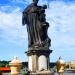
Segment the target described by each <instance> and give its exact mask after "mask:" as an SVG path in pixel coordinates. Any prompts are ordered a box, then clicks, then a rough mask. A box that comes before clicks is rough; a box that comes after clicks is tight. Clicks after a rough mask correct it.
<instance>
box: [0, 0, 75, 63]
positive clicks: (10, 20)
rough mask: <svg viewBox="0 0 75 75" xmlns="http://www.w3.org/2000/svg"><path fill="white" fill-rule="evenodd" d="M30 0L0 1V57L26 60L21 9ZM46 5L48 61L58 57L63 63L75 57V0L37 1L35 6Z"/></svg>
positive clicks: (24, 29) (26, 39)
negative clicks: (49, 50)
mask: <svg viewBox="0 0 75 75" xmlns="http://www.w3.org/2000/svg"><path fill="white" fill-rule="evenodd" d="M31 2H32V0H0V60H11V59H13V57H14V56H17V57H18V58H19V59H20V60H21V61H28V57H27V55H26V54H25V52H26V51H27V50H28V35H27V29H26V25H25V26H22V12H23V10H24V9H25V8H26V7H27V5H29V4H30V3H31ZM44 4H48V5H49V7H48V8H47V9H46V19H47V21H48V22H49V24H50V26H49V29H48V36H49V37H50V38H51V47H50V49H51V50H53V52H52V53H51V55H50V61H51V62H56V61H57V60H58V58H59V57H60V56H61V57H62V59H64V60H65V61H66V62H68V61H73V60H75V0H39V3H38V5H44Z"/></svg>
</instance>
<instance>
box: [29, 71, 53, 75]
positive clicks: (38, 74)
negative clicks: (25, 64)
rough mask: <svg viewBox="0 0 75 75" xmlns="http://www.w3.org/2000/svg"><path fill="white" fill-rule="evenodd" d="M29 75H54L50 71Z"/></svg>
mask: <svg viewBox="0 0 75 75" xmlns="http://www.w3.org/2000/svg"><path fill="white" fill-rule="evenodd" d="M29 75H54V73H52V72H51V71H39V72H36V73H30V74H29Z"/></svg>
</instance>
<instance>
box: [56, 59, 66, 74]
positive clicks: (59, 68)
mask: <svg viewBox="0 0 75 75" xmlns="http://www.w3.org/2000/svg"><path fill="white" fill-rule="evenodd" d="M56 67H57V73H58V74H59V75H63V73H64V70H65V61H64V60H62V59H61V58H59V60H58V61H57V62H56Z"/></svg>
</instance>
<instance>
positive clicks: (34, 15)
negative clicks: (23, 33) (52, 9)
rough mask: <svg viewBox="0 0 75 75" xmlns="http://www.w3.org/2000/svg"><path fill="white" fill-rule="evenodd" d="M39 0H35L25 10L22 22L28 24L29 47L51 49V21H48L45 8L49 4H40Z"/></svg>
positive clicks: (30, 48)
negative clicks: (49, 35)
mask: <svg viewBox="0 0 75 75" xmlns="http://www.w3.org/2000/svg"><path fill="white" fill-rule="evenodd" d="M38 1H39V0H33V3H31V4H30V5H29V6H27V8H26V9H25V10H24V11H23V16H22V24H23V25H25V24H26V26H27V32H28V48H29V50H33V49H39V48H40V49H45V50H46V49H49V46H50V45H51V44H50V42H51V40H50V39H49V37H48V35H47V29H48V27H49V23H48V22H46V18H45V16H46V15H45V9H46V8H47V5H44V6H38V5H37V3H38Z"/></svg>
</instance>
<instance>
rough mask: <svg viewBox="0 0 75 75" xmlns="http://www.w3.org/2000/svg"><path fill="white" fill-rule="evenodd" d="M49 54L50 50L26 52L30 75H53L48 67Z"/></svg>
mask: <svg viewBox="0 0 75 75" xmlns="http://www.w3.org/2000/svg"><path fill="white" fill-rule="evenodd" d="M51 52H52V50H29V51H27V52H26V53H27V55H28V59H29V60H28V69H29V72H30V75H53V74H51V72H50V66H49V62H50V60H49V55H50V53H51Z"/></svg>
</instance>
